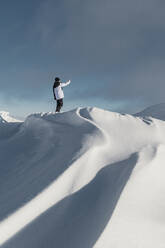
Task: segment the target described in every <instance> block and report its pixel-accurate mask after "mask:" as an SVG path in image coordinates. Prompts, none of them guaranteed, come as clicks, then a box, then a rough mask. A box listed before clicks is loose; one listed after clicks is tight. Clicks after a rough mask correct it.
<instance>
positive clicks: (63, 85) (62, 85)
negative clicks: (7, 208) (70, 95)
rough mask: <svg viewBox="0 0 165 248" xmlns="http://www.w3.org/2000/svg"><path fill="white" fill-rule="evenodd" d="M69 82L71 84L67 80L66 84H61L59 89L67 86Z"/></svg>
mask: <svg viewBox="0 0 165 248" xmlns="http://www.w3.org/2000/svg"><path fill="white" fill-rule="evenodd" d="M70 82H71V81H70V80H69V81H67V82H66V83H61V87H65V86H67V85H69V84H70Z"/></svg>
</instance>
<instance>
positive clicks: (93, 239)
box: [0, 104, 165, 248]
mask: <svg viewBox="0 0 165 248" xmlns="http://www.w3.org/2000/svg"><path fill="white" fill-rule="evenodd" d="M163 109H164V111H165V104H161V105H157V106H152V107H151V108H149V109H147V110H145V111H143V112H141V113H138V114H137V115H128V114H125V115H121V114H119V113H115V112H110V111H105V110H102V109H98V108H78V109H75V110H72V111H68V112H64V113H60V114H53V113H36V114H32V115H30V116H28V117H27V118H26V120H25V121H24V122H22V123H21V122H18V121H16V122H13V119H12V120H11V119H10V118H9V115H8V114H7V116H8V117H6V115H5V114H4V112H0V113H1V115H0V117H1V121H0V122H1V123H2V124H3V125H0V171H1V173H0V209H1V211H0V245H1V247H3V248H10V247H16V248H22V247H24V248H26V247H27V248H29V247H31V248H33V247H34V248H43V247H44V248H45V247H47V248H52V247H57V248H66V247H67V248H90V247H94V248H109V247H112V248H121V247H122V248H155V247H157V248H164V247H165V228H164V226H165V214H164V209H165V182H164V173H165V168H164V154H165V122H164V119H165V118H164V117H165V116H164V113H163ZM152 111H153V112H152ZM144 113H147V114H146V115H144ZM9 120H10V121H9Z"/></svg>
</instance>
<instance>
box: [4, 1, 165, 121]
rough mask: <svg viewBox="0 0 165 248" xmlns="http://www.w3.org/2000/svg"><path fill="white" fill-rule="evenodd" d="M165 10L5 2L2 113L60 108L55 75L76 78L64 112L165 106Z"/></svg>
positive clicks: (125, 4) (158, 6)
mask: <svg viewBox="0 0 165 248" xmlns="http://www.w3.org/2000/svg"><path fill="white" fill-rule="evenodd" d="M164 11H165V2H164V1H162V0H138V1H137V0H125V1H123V0H102V1H99V0H88V1H87V0H84V1H82V0H69V1H68V0H54V1H53V0H35V1H34V0H33V1H32V0H29V1H24V0H15V1H11V0H10V1H9V0H6V1H2V3H1V7H0V37H1V39H0V110H6V111H9V112H10V113H11V114H13V115H15V116H20V117H23V116H26V115H28V114H29V113H32V112H42V111H45V112H47V111H54V109H55V102H54V100H53V94H52V85H53V80H54V77H55V76H59V77H60V78H61V79H62V80H63V81H66V80H68V79H71V81H72V84H71V85H70V86H68V87H67V88H65V100H64V108H63V110H69V109H72V108H75V107H79V106H97V107H100V108H105V109H109V110H113V111H120V112H128V113H130V112H136V111H139V110H141V109H142V108H144V107H146V106H148V105H151V104H155V103H160V102H165V100H164V91H165V84H164V78H165V70H164V68H165V67H164V66H165V49H164V44H165V32H164V30H165V15H164Z"/></svg>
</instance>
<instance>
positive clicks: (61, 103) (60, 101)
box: [59, 99, 63, 112]
mask: <svg viewBox="0 0 165 248" xmlns="http://www.w3.org/2000/svg"><path fill="white" fill-rule="evenodd" d="M62 106H63V99H59V112H60V110H61V108H62Z"/></svg>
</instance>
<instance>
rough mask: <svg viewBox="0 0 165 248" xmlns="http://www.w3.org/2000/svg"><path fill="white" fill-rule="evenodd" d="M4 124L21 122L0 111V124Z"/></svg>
mask: <svg viewBox="0 0 165 248" xmlns="http://www.w3.org/2000/svg"><path fill="white" fill-rule="evenodd" d="M6 122H21V121H20V120H17V119H15V118H13V117H11V116H10V115H9V112H6V111H0V123H6Z"/></svg>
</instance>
